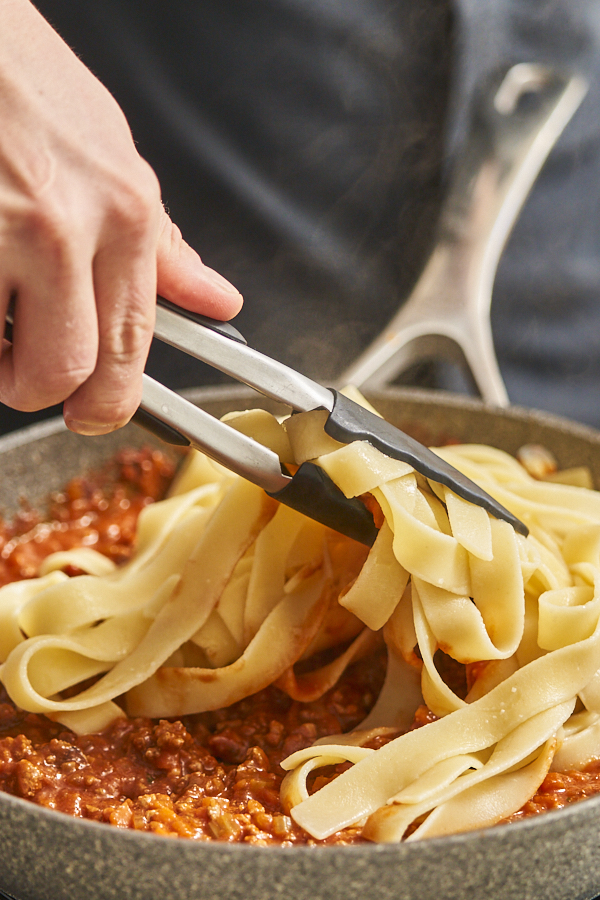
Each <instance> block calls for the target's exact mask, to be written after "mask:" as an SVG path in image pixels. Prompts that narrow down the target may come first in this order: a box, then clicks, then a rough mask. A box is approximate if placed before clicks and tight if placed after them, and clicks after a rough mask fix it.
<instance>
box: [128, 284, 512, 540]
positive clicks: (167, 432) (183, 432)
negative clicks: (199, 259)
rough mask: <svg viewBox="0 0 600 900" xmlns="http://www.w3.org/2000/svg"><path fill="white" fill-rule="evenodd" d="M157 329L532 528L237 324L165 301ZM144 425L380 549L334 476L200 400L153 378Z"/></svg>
mask: <svg viewBox="0 0 600 900" xmlns="http://www.w3.org/2000/svg"><path fill="white" fill-rule="evenodd" d="M156 313H157V315H156V327H155V331H154V334H155V336H156V337H157V338H158V339H159V340H161V341H165V342H166V343H167V344H171V346H173V347H177V348H178V349H179V350H182V351H183V352H185V353H189V354H190V355H191V356H194V357H196V358H197V359H200V360H202V361H203V362H205V363H208V364H209V365H211V366H214V367H215V368H216V369H219V370H220V371H221V372H224V373H225V374H227V375H230V376H232V377H233V378H235V379H236V380H237V381H241V382H242V383H244V384H246V385H249V386H250V387H253V388H255V389H256V390H257V391H260V393H262V394H264V395H265V396H267V397H271V398H272V399H274V400H278V401H280V402H282V403H284V404H286V405H287V406H289V407H291V409H292V410H294V411H295V412H308V411H309V410H315V409H324V410H327V412H329V416H328V418H327V421H326V423H325V431H326V432H327V434H329V435H330V436H331V437H332V438H335V440H337V441H340V442H341V443H343V444H348V443H351V442H352V441H368V442H369V443H370V444H372V445H373V446H375V447H376V448H377V449H378V450H380V451H381V452H382V453H385V454H386V455H387V456H390V457H393V458H394V459H398V460H402V461H403V462H407V463H409V464H410V465H411V466H413V467H414V468H415V469H416V471H417V472H420V473H421V474H422V475H424V476H425V477H426V478H431V479H432V480H433V481H436V482H439V483H440V484H444V485H446V487H448V488H450V489H451V490H452V491H454V492H455V493H456V494H458V495H459V496H461V497H463V498H464V499H466V500H469V501H470V502H472V503H475V504H477V505H478V506H482V507H483V508H484V509H486V510H487V511H488V512H490V513H491V514H492V515H494V516H496V517H497V518H500V519H505V520H506V521H507V522H510V524H511V525H512V526H513V527H514V528H515V529H516V530H517V531H519V532H520V533H521V534H527V528H526V527H525V525H523V523H522V522H520V521H519V520H518V519H517V518H515V516H513V515H512V513H510V512H509V511H508V510H507V509H505V508H504V507H503V506H501V505H500V504H499V503H498V502H497V501H496V500H494V499H493V497H490V496H489V495H488V494H486V493H485V491H483V490H482V489H481V488H480V487H479V486H478V485H476V484H475V483H474V482H472V481H470V480H469V479H468V478H466V477H465V476H464V475H462V474H461V473H460V472H458V471H457V470H456V469H454V468H453V467H452V466H450V465H448V464H447V463H446V462H444V460H442V459H440V457H438V456H436V455H435V453H432V451H431V450H429V449H427V447H424V446H423V445H422V444H419V443H418V442H417V441H415V440H414V439H413V438H411V437H409V436H408V435H406V434H404V433H403V432H401V431H399V430H398V429H397V428H394V427H393V426H392V425H390V424H389V423H388V422H385V421H384V420H383V419H380V418H379V417H378V416H376V415H374V414H373V413H371V412H369V411H368V410H366V409H364V408H363V407H361V406H359V405H358V404H357V403H354V402H353V401H352V400H349V399H348V398H347V397H345V396H343V395H342V394H340V393H338V392H337V391H335V390H333V389H329V388H325V387H323V386H322V385H320V384H317V383H316V382H314V381H311V380H310V379H309V378H306V377H305V376H304V375H301V374H300V373H299V372H296V371H294V370H293V369H290V368H288V367H287V366H285V365H283V364H282V363H280V362H277V361H276V360H274V359H270V358H269V357H267V356H264V355H263V354H261V353H258V352H257V351H256V350H253V349H252V348H250V347H248V346H247V345H246V342H245V340H244V338H243V337H242V335H241V334H240V333H239V332H238V331H236V329H235V328H234V327H233V326H232V325H230V324H228V323H223V322H216V321H214V320H212V319H207V318H205V317H203V316H199V315H197V314H195V313H190V312H187V311H186V310H182V309H180V308H179V307H177V306H174V305H173V304H171V303H169V302H168V301H166V300H163V299H162V298H159V299H158V306H157V310H156ZM135 418H136V419H137V421H138V422H139V424H141V425H143V426H144V427H146V428H148V429H149V430H151V431H153V432H154V433H156V434H158V435H159V436H160V437H161V438H163V439H164V440H166V441H167V442H168V443H173V444H180V445H191V446H192V447H196V448H197V449H199V450H202V451H203V452H204V453H206V454H207V455H208V456H210V457H211V459H214V460H215V461H216V462H219V463H221V464H222V465H224V466H225V467H226V468H228V469H230V470H232V471H233V472H236V473H237V474H238V475H241V476H242V477H243V478H246V479H248V481H251V482H253V483H254V484H257V485H259V487H261V488H263V489H264V490H265V491H266V492H267V493H268V494H270V495H271V496H272V497H275V498H276V499H277V500H279V501H280V502H281V503H285V504H286V505H287V506H291V507H293V508H294V509H297V510H298V511H299V512H302V513H304V514H305V515H307V516H309V517H310V518H313V519H316V520H317V521H319V522H322V523H323V524H324V525H328V526H329V527H331V528H334V529H335V530H336V531H340V532H342V533H343V534H347V535H348V536H349V537H352V538H354V539H355V540H358V541H360V542H362V543H364V544H368V545H371V544H372V543H373V541H374V540H375V537H376V535H377V529H376V528H375V525H374V522H373V518H372V516H371V513H370V512H369V511H368V510H367V508H366V507H365V505H364V504H363V503H361V501H360V500H358V499H352V500H348V499H347V498H346V497H345V496H344V495H343V494H342V492H341V491H340V490H339V488H337V487H336V485H334V484H333V482H332V481H331V480H330V479H329V477H328V476H327V475H326V474H325V472H324V471H323V470H322V469H320V468H319V467H318V466H316V465H314V464H313V463H310V462H306V463H303V464H302V465H301V466H300V468H299V469H298V471H297V472H296V473H295V474H294V475H291V474H290V473H289V472H287V471H286V470H285V468H284V467H282V464H281V462H280V460H279V457H278V456H277V455H276V454H275V453H274V452H273V451H272V450H269V449H268V448H267V447H264V446H263V445H262V444H259V443H258V442H257V441H254V440H252V438H249V437H247V436H246V435H244V434H241V433H240V432H238V431H235V430H234V429H233V428H231V427H230V426H229V425H226V424H225V423H224V422H220V421H219V420H218V419H215V418H214V417H213V416H211V415H210V414H209V413H207V412H205V411H204V410H202V409H199V408H198V407H196V406H194V404H193V403H190V402H189V401H188V400H186V399H185V398H183V397H181V396H180V395H179V394H176V393H174V392H173V391H171V390H169V388H167V387H165V386H164V385H163V384H160V383H159V382H157V381H155V380H154V379H152V378H150V377H149V376H148V375H144V384H143V396H142V402H141V405H140V408H139V410H138V412H137V414H136V417H135Z"/></svg>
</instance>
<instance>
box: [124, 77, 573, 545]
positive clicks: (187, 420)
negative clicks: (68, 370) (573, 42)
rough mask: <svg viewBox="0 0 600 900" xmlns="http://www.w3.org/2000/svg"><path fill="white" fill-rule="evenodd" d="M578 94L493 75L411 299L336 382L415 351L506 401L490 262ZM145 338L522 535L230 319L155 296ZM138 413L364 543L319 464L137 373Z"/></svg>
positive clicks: (351, 510) (392, 372)
mask: <svg viewBox="0 0 600 900" xmlns="http://www.w3.org/2000/svg"><path fill="white" fill-rule="evenodd" d="M586 91H587V84H586V82H585V80H584V79H582V78H581V77H579V76H577V75H574V74H572V73H569V72H560V71H557V70H555V69H552V68H549V67H547V66H543V65H539V64H534V63H520V64H518V65H515V66H513V67H512V68H510V69H509V70H508V71H507V72H506V71H505V72H502V73H499V74H497V75H495V76H492V78H491V80H490V82H489V83H488V84H487V85H486V86H485V88H484V90H483V92H482V96H481V97H480V98H479V99H478V100H477V101H476V103H475V105H474V108H473V110H472V115H471V122H470V127H469V130H468V138H467V142H466V145H465V147H464V148H463V151H462V153H460V154H459V162H458V165H457V166H456V168H455V171H454V176H453V178H452V180H451V184H450V189H449V191H448V196H447V199H446V202H445V205H444V209H443V210H442V214H441V217H440V234H439V240H438V243H437V245H436V248H435V249H434V251H433V253H432V255H431V257H430V260H429V262H428V264H427V265H426V266H425V269H424V271H423V274H422V275H421V277H420V279H419V281H418V282H417V284H416V286H415V288H414V290H413V292H412V294H411V297H410V298H409V299H408V301H407V302H406V304H405V305H404V306H403V308H402V309H401V310H400V312H399V313H398V314H397V316H396V317H395V318H394V319H393V320H392V322H390V325H389V326H388V328H387V329H386V330H385V331H384V333H383V335H382V336H381V337H380V338H379V339H378V340H376V341H375V342H374V344H373V345H372V346H371V347H370V348H369V349H368V350H367V351H365V353H364V354H363V356H361V358H360V359H359V360H358V361H357V362H356V363H355V365H354V366H352V367H351V369H349V370H348V371H347V373H346V374H345V376H344V377H343V379H342V380H343V381H344V383H352V384H355V385H356V386H359V387H360V386H363V385H364V386H367V387H369V388H378V387H381V386H384V385H385V384H387V383H389V381H390V380H391V379H392V378H394V377H395V376H396V375H397V374H398V373H399V372H400V371H402V369H403V368H406V366H407V365H408V364H410V363H411V362H413V361H414V360H415V359H416V358H419V357H429V356H438V355H442V356H450V358H452V359H454V358H456V356H457V354H458V355H459V358H462V361H463V362H466V364H467V367H468V369H469V370H470V373H471V375H472V378H473V381H474V382H475V384H476V387H477V388H478V390H479V392H480V394H481V395H482V397H483V398H484V399H485V400H486V401H487V402H488V403H492V404H495V405H498V406H505V405H506V404H507V403H508V397H507V394H506V390H505V388H504V384H503V382H502V378H501V376H500V372H499V369H498V364H497V362H496V357H495V354H494V348H493V342H492V335H491V329H490V322H489V311H490V303H491V291H492V285H493V281H494V277H495V272H496V267H497V264H498V260H499V258H500V255H501V253H502V249H503V247H504V244H505V242H506V240H507V238H508V235H509V234H510V231H511V228H512V226H513V224H514V222H515V220H516V218H517V216H518V213H519V211H520V209H521V207H522V205H523V203H524V201H525V198H526V197H527V194H528V193H529V190H530V188H531V186H532V184H533V182H534V180H535V178H536V176H537V174H538V172H539V170H540V168H541V167H542V165H543V163H544V160H545V159H546V157H547V155H548V153H549V152H550V149H551V148H552V146H553V145H554V143H555V142H556V140H557V138H558V136H559V135H560V133H561V132H562V130H563V128H564V127H565V125H566V124H567V122H568V121H569V119H570V118H571V116H572V115H573V113H574V111H575V110H576V109H577V107H578V106H579V104H580V102H581V100H582V98H583V97H584V95H585V93H586ZM527 99H529V100H530V101H532V102H526V101H527ZM523 101H525V102H523ZM155 334H156V337H158V338H159V339H160V340H162V341H165V342H166V343H168V344H171V345H172V346H174V347H177V348H179V349H180V350H183V351H184V352H186V353H189V354H191V355H192V356H195V357H196V358H198V359H200V360H202V361H203V362H206V363H208V364H209V365H211V366H214V367H215V368H217V369H219V370H220V371H222V372H224V373H226V374H227V375H230V376H232V377H233V378H235V379H236V380H238V381H241V382H243V383H244V384H247V385H249V386H251V387H253V388H255V389H256V390H258V391H259V392H260V393H262V394H264V395H265V396H267V397H270V398H272V399H274V400H277V401H280V402H282V403H284V404H286V405H287V406H289V407H291V409H292V410H293V411H295V412H307V411H309V410H314V409H323V410H326V411H327V412H328V413H329V415H328V417H327V421H326V423H325V431H326V432H327V434H329V435H330V436H331V437H333V438H335V439H336V440H337V441H339V442H340V443H343V444H347V443H350V442H352V441H368V442H369V443H370V444H372V445H373V446H375V447H376V448H377V449H378V450H380V451H381V452H382V453H385V454H386V455H387V456H391V457H393V458H394V459H398V460H402V461H403V462H407V463H409V464H410V465H411V466H413V467H414V469H415V470H416V471H417V472H419V473H421V474H422V475H424V476H425V477H426V478H431V479H432V480H433V481H436V482H438V483H440V484H443V485H445V486H446V487H448V488H450V490H452V491H454V492H455V493H456V494H458V495H459V496H460V497H463V498H464V499H465V500H469V501H470V502H472V503H475V504H476V505H478V506H482V507H483V508H484V509H486V510H487V511H488V512H490V513H491V514H492V515H494V516H496V517H497V518H499V519H504V520H506V521H507V522H510V524H511V525H512V526H513V527H514V528H515V530H516V531H518V532H520V533H521V534H527V528H526V527H525V525H524V524H523V523H522V522H520V521H519V520H518V519H516V518H515V517H514V516H513V515H512V514H511V513H510V512H509V511H508V510H506V509H505V508H504V507H503V506H501V505H500V504H499V503H498V502H496V501H495V500H494V499H493V498H492V497H490V496H489V495H488V494H486V493H485V491H483V490H482V489H481V488H480V487H478V485H476V484H474V483H473V482H472V481H470V480H469V479H468V478H465V477H464V476H463V475H462V474H461V473H460V472H458V471H457V470H456V469H454V468H453V467H452V466H450V465H448V464H447V463H446V462H444V461H443V460H442V459H440V458H439V457H438V456H436V455H435V454H434V453H433V452H432V451H430V450H428V449H427V448H426V447H424V446H422V445H421V444H419V443H418V442H417V441H415V440H413V439H412V438H410V437H409V436H408V435H406V434H404V433H403V432H401V431H399V430H398V429H397V428H394V427H393V426H391V425H389V424H388V423H387V422H385V421H384V420H382V419H380V418H378V417H377V416H375V415H373V414H372V413H370V412H369V411H367V410H365V409H363V408H362V407H361V406H359V405H358V404H356V403H354V402H353V401H351V400H349V399H348V398H347V397H345V396H344V395H343V394H340V393H338V392H337V391H336V390H333V389H329V388H325V387H323V386H321V385H320V384H317V383H315V382H314V381H311V380H310V379H308V378H306V377H305V376H303V375H301V374H300V373H298V372H295V371H294V370H293V369H290V368H288V367H287V366H284V365H282V364H281V363H279V362H276V361H275V360H273V359H269V358H268V357H266V356H263V355H262V354H260V353H258V352H257V351H255V350H252V349H251V348H250V347H248V346H247V345H246V342H245V340H244V338H243V337H242V336H241V334H239V332H238V331H236V329H235V328H233V326H231V325H229V324H225V323H220V322H215V321H213V320H210V319H206V318H203V317H201V316H197V315H194V314H192V313H188V312H186V311H184V310H181V309H179V308H178V307H176V306H173V305H172V304H170V303H168V302H166V301H164V300H159V302H158V307H157V321H156V329H155ZM137 418H138V420H140V421H143V423H144V424H145V425H146V427H149V428H150V429H151V430H153V431H155V432H156V433H158V434H160V436H161V437H163V438H164V439H165V440H167V441H169V442H171V443H177V444H190V445H192V446H193V447H197V448H198V449H200V450H203V451H204V452H205V453H207V454H208V456H210V457H211V458H212V459H215V460H216V461H217V462H220V463H222V464H223V465H224V466H226V467H227V468H229V469H231V470H232V471H234V472H237V473H238V474H239V475H242V476H243V477H244V478H247V479H248V480H249V481H252V482H254V484H257V485H259V486H260V487H262V488H264V490H265V491H267V493H269V494H270V495H271V496H273V497H275V498H276V499H277V500H279V501H281V502H282V503H285V504H287V505H288V506H292V507H294V508H295V509H297V510H299V511H300V512H302V513H304V514H305V515H307V516H310V517H311V518H313V519H317V520H318V521H320V522H322V523H323V524H325V525H328V526H330V527H332V528H334V529H335V530H337V531H341V532H342V533H344V534H347V535H349V536H350V537H352V538H355V539H356V540H358V541H361V542H362V543H364V544H368V545H371V544H372V543H373V541H374V539H375V537H376V534H377V530H376V528H375V525H374V523H373V518H372V516H371V514H370V512H369V511H368V510H367V508H366V507H365V506H364V504H363V503H362V502H361V501H360V500H358V499H354V500H348V499H347V498H346V497H345V496H344V495H343V494H342V493H341V491H340V490H339V489H338V488H337V487H336V486H335V485H334V484H333V483H332V482H331V480H330V479H329V478H328V477H327V475H326V474H325V472H324V471H323V470H322V469H319V468H318V466H316V465H314V464H313V463H310V462H307V463H303V465H301V466H300V468H299V469H298V471H297V472H296V473H295V474H293V475H292V474H290V473H289V472H287V471H286V470H285V469H284V468H282V465H281V463H280V460H279V458H278V457H277V455H276V454H275V453H273V452H272V451H271V450H269V449H268V448H266V447H263V446H262V445H261V444H258V443H257V442H256V441H253V440H252V439H251V438H248V437H246V436H245V435H243V434H240V433H239V432H237V431H235V430H234V429H232V428H230V427H229V426H227V425H225V424H224V423H222V422H219V421H217V420H216V419H215V418H213V417H212V416H210V415H209V414H208V413H206V412H204V411H203V410H200V409H198V408H197V407H195V406H194V405H193V404H191V403H189V402H188V401H187V400H185V399H183V398H182V397H180V396H178V395H177V394H174V393H173V392H172V391H170V390H168V389H167V388H166V387H164V386H163V385H161V384H159V383H157V382H156V381H153V380H152V379H151V378H149V377H148V376H147V375H145V376H144V388H143V400H142V405H141V407H140V410H139V411H138V414H137Z"/></svg>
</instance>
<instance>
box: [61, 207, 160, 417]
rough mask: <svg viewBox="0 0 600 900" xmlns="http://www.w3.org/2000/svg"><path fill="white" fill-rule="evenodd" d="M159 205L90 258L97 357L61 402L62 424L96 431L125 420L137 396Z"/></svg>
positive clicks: (148, 331) (151, 304)
mask: <svg viewBox="0 0 600 900" xmlns="http://www.w3.org/2000/svg"><path fill="white" fill-rule="evenodd" d="M158 208H159V204H158V203H157V204H156V206H155V207H154V210H153V212H154V224H152V218H153V217H152V215H146V216H136V217H135V218H134V219H133V220H132V221H131V222H130V227H129V228H128V229H127V228H124V227H123V223H121V227H120V228H119V229H118V233H119V239H118V240H112V241H110V242H108V243H107V244H106V245H105V246H103V247H102V249H101V250H99V251H98V253H97V254H96V257H95V259H94V264H93V271H94V292H95V299H96V312H97V321H98V355H97V359H96V364H95V367H94V370H93V372H92V374H91V375H90V376H89V377H88V378H87V379H86V380H85V382H84V383H83V384H81V386H80V387H78V388H77V390H75V391H74V392H73V393H72V394H71V395H70V396H69V397H68V398H67V400H66V401H65V403H64V408H63V415H64V418H65V422H66V423H67V426H68V427H69V428H70V429H71V430H73V431H77V432H79V433H80V434H102V433H106V432H108V431H113V430H114V429H116V428H119V427H120V426H121V425H124V424H125V423H126V422H128V421H129V419H130V418H131V416H132V415H133V413H134V412H135V410H136V409H137V407H138V405H139V402H140V398H141V386H142V372H143V371H144V366H145V363H146V358H147V356H148V350H149V348H150V342H151V340H152V334H153V329H154V316H155V310H156V240H157V237H156V236H157V231H158V212H157V210H158Z"/></svg>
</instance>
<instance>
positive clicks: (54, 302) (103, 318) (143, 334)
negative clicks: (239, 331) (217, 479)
mask: <svg viewBox="0 0 600 900" xmlns="http://www.w3.org/2000/svg"><path fill="white" fill-rule="evenodd" d="M0 121H1V122H2V128H1V129H0V322H2V321H3V320H4V316H5V313H6V308H7V306H8V303H9V300H10V298H11V296H13V297H15V298H16V304H15V313H14V327H13V343H12V345H9V344H6V343H5V344H4V348H3V350H2V355H1V357H0V400H1V401H2V402H4V403H6V404H7V405H9V406H12V407H14V408H15V409H20V410H25V411H32V410H36V409H43V408H45V407H47V406H51V405H53V404H55V403H60V402H62V401H64V417H65V421H66V423H67V425H68V426H69V428H71V429H72V430H73V431H78V432H80V433H82V434H101V433H105V432H108V431H112V430H114V429H115V428H117V427H119V426H120V425H123V424H125V422H127V421H128V419H129V418H130V417H131V415H132V414H133V413H134V411H135V409H136V408H137V406H138V404H139V400H140V396H141V375H142V372H143V368H144V364H145V361H146V356H147V353H148V349H149V346H150V341H151V339H152V332H153V327H154V312H155V303H156V294H157V292H158V293H160V294H161V295H162V296H164V297H165V298H166V299H168V300H171V301H172V302H174V303H177V304H178V305H180V306H184V307H186V308H188V309H193V310H194V311H196V312H201V313H203V314H205V315H208V316H212V317H213V318H217V319H229V318H231V317H232V316H233V315H235V314H236V313H237V312H238V311H239V309H240V306H241V303H242V298H241V296H240V294H239V293H238V292H237V290H236V289H235V288H234V287H233V286H232V285H231V284H229V282H228V281H226V280H225V279H224V278H222V277H221V276H220V275H218V274H217V273H216V272H214V271H213V270H212V269H209V268H208V267H207V266H204V265H203V263H202V262H201V260H200V258H199V256H198V255H197V254H196V253H195V251H194V250H192V248H191V247H189V246H188V245H187V244H186V243H185V242H184V241H183V239H182V237H181V233H180V232H179V229H178V228H177V227H176V226H175V225H174V224H173V223H172V222H171V221H170V219H169V217H168V216H167V214H166V213H165V211H164V209H163V207H162V204H161V201H160V191H159V186H158V182H157V179H156V177H155V175H154V173H153V172H152V170H151V168H150V167H149V166H148V164H147V163H145V162H144V161H143V160H142V158H141V157H140V156H139V154H138V153H137V150H136V148H135V145H134V143H133V140H132V138H131V134H130V131H129V127H128V125H127V122H126V120H125V118H124V116H123V113H122V112H121V110H120V108H119V107H118V105H117V103H116V102H115V100H114V99H113V98H112V97H111V95H110V94H109V93H108V91H107V90H106V89H105V88H104V87H103V86H102V85H101V84H100V82H99V81H98V80H97V79H96V78H95V77H94V76H93V75H92V74H91V72H90V71H89V70H88V69H87V68H86V67H85V66H84V65H83V64H82V63H81V62H80V61H79V60H78V59H77V57H76V56H75V55H74V54H73V53H72V52H71V50H69V48H68V47H67V45H66V44H65V43H64V42H63V41H62V40H61V38H60V37H59V36H58V35H57V34H56V32H54V31H53V30H52V28H51V27H50V26H49V25H48V23H47V22H46V21H45V20H44V19H43V18H42V17H41V16H40V15H39V13H38V12H37V11H36V10H35V8H34V7H33V6H32V5H31V4H30V3H29V0H0Z"/></svg>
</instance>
